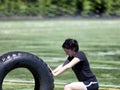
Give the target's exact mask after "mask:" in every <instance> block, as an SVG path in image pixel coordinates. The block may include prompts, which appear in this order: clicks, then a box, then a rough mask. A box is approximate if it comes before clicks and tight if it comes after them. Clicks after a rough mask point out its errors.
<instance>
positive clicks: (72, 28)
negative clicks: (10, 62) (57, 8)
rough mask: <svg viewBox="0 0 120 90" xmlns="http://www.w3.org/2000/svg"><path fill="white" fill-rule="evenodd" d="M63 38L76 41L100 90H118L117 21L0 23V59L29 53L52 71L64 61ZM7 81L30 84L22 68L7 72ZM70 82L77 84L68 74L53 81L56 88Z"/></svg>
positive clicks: (119, 37) (119, 27) (119, 40)
mask: <svg viewBox="0 0 120 90" xmlns="http://www.w3.org/2000/svg"><path fill="white" fill-rule="evenodd" d="M66 38H75V39H77V40H78V42H79V46H80V50H82V51H84V52H85V53H86V55H87V57H88V59H89V62H90V66H91V69H92V71H93V72H94V74H95V75H96V76H97V79H98V81H99V84H100V87H101V88H104V87H107V88H111V87H115V88H118V89H119V88H120V80H119V78H120V73H119V72H120V20H36V21H0V55H2V54H4V53H6V52H9V51H26V52H31V53H33V54H35V55H37V56H38V57H40V58H42V59H43V60H44V61H45V62H46V63H47V64H49V65H50V66H51V68H52V69H54V68H55V67H57V66H58V65H59V64H61V63H63V61H64V60H65V58H66V55H65V53H64V52H63V50H62V48H61V45H62V43H63V41H64V40H65V39H66ZM7 80H18V81H19V80H22V81H32V80H33V78H32V75H31V74H30V72H29V71H27V70H24V69H23V68H22V69H16V70H13V71H11V73H9V74H8V75H7V77H6V78H5V81H4V82H5V83H7V82H6V81H7ZM72 81H77V80H76V78H75V76H74V74H73V72H72V71H71V70H69V71H68V72H65V73H64V74H61V75H59V76H57V77H55V83H56V84H57V83H70V82H72ZM11 84H12V83H11ZM31 87H34V86H31ZM31 87H28V86H25V87H24V86H22V85H21V86H20V87H19V86H15V85H14V83H13V85H8V84H5V86H4V90H8V88H9V90H14V88H15V90H16V89H17V90H20V89H21V88H22V90H27V88H28V89H29V90H30V88H31ZM60 89H61V88H60V87H58V86H57V87H56V88H55V90H60ZM31 90H33V89H31ZM106 90H109V89H106Z"/></svg>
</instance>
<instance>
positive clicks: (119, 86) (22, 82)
mask: <svg viewBox="0 0 120 90" xmlns="http://www.w3.org/2000/svg"><path fill="white" fill-rule="evenodd" d="M7 83H10V84H11V85H12V83H15V85H20V84H17V83H21V84H22V85H24V84H25V85H26V84H28V85H29V84H34V81H23V80H4V84H7ZM54 84H56V85H65V84H67V83H60V82H54ZM99 86H100V87H108V88H120V85H112V84H111V85H105V84H100V85H99Z"/></svg>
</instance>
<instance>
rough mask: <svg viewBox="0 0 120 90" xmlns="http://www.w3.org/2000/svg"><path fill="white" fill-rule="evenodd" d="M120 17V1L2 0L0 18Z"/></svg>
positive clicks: (0, 2)
mask: <svg viewBox="0 0 120 90" xmlns="http://www.w3.org/2000/svg"><path fill="white" fill-rule="evenodd" d="M15 15H17V16H65V15H82V16H86V15H87V16H91V15H99V16H105V15H107V16H108V15H112V16H113V15H114V16H120V0H59V1H58V0H0V16H15Z"/></svg>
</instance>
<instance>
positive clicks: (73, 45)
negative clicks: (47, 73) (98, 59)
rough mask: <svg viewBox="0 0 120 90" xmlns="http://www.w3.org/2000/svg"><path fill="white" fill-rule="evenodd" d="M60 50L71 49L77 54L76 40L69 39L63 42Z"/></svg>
mask: <svg viewBox="0 0 120 90" xmlns="http://www.w3.org/2000/svg"><path fill="white" fill-rule="evenodd" d="M62 48H66V49H71V50H74V51H75V52H77V51H78V50H79V45H78V42H77V40H75V39H70V38H69V39H66V40H65V42H64V43H63V45H62Z"/></svg>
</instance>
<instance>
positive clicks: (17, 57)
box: [0, 51, 54, 90]
mask: <svg viewBox="0 0 120 90" xmlns="http://www.w3.org/2000/svg"><path fill="white" fill-rule="evenodd" d="M21 67H22V68H27V69H28V70H29V71H30V72H31V73H32V75H33V77H34V80H35V87H34V90H54V80H53V76H52V74H51V71H50V69H49V68H48V66H47V64H46V63H45V62H44V61H43V60H42V59H40V58H38V57H37V56H35V55H33V54H30V53H27V52H19V51H18V52H8V53H6V54H4V55H2V56H1V57H0V90H2V83H3V81H4V78H5V76H6V75H7V74H8V73H9V72H10V71H11V70H13V69H16V68H21Z"/></svg>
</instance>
